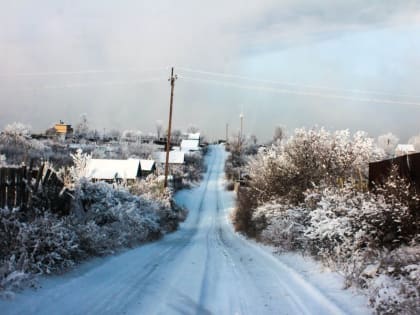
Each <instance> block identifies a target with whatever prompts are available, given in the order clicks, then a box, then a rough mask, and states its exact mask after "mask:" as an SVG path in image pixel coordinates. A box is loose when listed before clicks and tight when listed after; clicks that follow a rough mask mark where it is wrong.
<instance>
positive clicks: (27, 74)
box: [0, 67, 168, 78]
mask: <svg viewBox="0 0 420 315" xmlns="http://www.w3.org/2000/svg"><path fill="white" fill-rule="evenodd" d="M167 69H168V68H167V67H160V68H151V69H105V70H97V69H92V70H77V71H51V72H23V73H8V74H7V73H6V74H0V77H1V78H3V77H48V76H66V75H79V74H102V73H145V72H153V71H163V70H167Z"/></svg>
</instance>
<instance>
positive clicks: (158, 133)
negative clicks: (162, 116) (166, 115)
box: [156, 120, 163, 140]
mask: <svg viewBox="0 0 420 315" xmlns="http://www.w3.org/2000/svg"><path fill="white" fill-rule="evenodd" d="M162 131H163V121H162V120H156V137H157V139H158V140H159V139H160V138H161V137H162Z"/></svg>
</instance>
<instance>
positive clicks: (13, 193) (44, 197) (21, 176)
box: [0, 165, 72, 215]
mask: <svg viewBox="0 0 420 315" xmlns="http://www.w3.org/2000/svg"><path fill="white" fill-rule="evenodd" d="M44 168H45V165H42V166H41V167H40V168H39V169H33V168H32V167H27V166H22V167H2V168H0V208H5V207H7V208H9V209H13V208H20V209H24V210H27V209H31V208H32V207H36V208H38V209H44V210H45V209H48V210H51V211H52V212H53V213H57V214H62V215H65V214H68V213H69V211H70V205H71V199H72V196H71V192H69V191H67V190H66V189H65V188H64V184H63V183H62V182H61V181H60V179H59V178H58V177H57V175H56V173H55V172H54V171H53V170H51V169H47V170H45V169H44Z"/></svg>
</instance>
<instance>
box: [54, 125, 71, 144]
mask: <svg viewBox="0 0 420 315" xmlns="http://www.w3.org/2000/svg"><path fill="white" fill-rule="evenodd" d="M54 131H55V134H56V135H57V137H58V138H60V139H62V140H64V139H67V138H69V137H71V136H73V128H72V127H71V125H68V124H65V123H64V122H63V121H61V120H60V123H58V124H55V125H54Z"/></svg>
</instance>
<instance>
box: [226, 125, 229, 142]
mask: <svg viewBox="0 0 420 315" xmlns="http://www.w3.org/2000/svg"><path fill="white" fill-rule="evenodd" d="M228 141H229V124H228V123H227V124H226V143H228Z"/></svg>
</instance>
